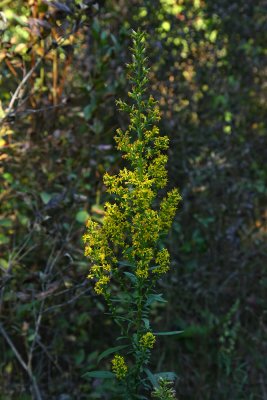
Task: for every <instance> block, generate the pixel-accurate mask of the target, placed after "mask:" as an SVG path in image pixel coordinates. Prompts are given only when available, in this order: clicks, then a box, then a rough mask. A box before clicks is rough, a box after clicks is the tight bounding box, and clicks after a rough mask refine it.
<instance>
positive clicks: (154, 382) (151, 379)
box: [144, 368, 159, 388]
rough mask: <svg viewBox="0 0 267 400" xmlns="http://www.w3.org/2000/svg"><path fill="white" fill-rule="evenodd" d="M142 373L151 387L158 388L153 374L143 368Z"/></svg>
mask: <svg viewBox="0 0 267 400" xmlns="http://www.w3.org/2000/svg"><path fill="white" fill-rule="evenodd" d="M144 371H145V373H146V374H147V377H148V379H149V381H150V382H151V385H152V386H153V387H156V388H157V387H159V384H158V380H157V379H156V376H155V375H154V374H152V372H151V371H150V370H149V369H148V368H145V370H144Z"/></svg>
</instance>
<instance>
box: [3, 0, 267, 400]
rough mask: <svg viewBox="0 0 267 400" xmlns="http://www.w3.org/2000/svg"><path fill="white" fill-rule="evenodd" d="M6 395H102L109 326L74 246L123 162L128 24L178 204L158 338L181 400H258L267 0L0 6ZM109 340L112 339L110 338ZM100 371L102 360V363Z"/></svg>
mask: <svg viewBox="0 0 267 400" xmlns="http://www.w3.org/2000/svg"><path fill="white" fill-rule="evenodd" d="M0 11H1V14H0V63H1V70H0V101H1V103H0V120H1V125H0V182H1V184H0V206H1V213H0V249H1V250H0V274H1V280H0V318H1V323H0V399H1V400H9V399H15V400H17V399H18V400H28V399H32V398H37V399H56V400H72V399H73V400H75V399H109V397H108V392H107V391H105V388H104V386H103V384H102V383H101V382H100V381H99V380H97V379H94V380H92V379H90V380H88V379H85V377H83V375H84V374H85V373H86V372H87V371H89V370H93V369H95V368H96V362H97V357H98V354H100V352H101V351H103V350H105V349H106V348H107V347H108V346H110V345H111V346H112V345H114V340H115V338H116V334H117V332H114V326H113V325H112V323H111V321H110V320H109V318H108V317H107V316H105V315H104V311H105V305H104V304H103V303H102V300H101V299H100V298H99V297H97V296H96V295H95V293H94V292H93V291H92V289H91V286H90V284H89V282H88V281H87V280H86V275H87V271H88V263H87V261H86V260H85V258H84V256H83V246H82V243H81V236H82V234H83V232H84V222H85V220H86V219H87V216H88V213H90V214H92V215H93V216H94V217H95V218H96V219H101V218H102V216H103V209H102V205H103V203H104V201H105V200H106V198H107V195H106V194H105V188H104V186H103V184H102V176H103V173H104V172H105V171H106V170H109V171H111V172H112V171H114V172H115V171H117V170H118V168H120V166H121V160H120V156H119V154H118V153H117V152H116V151H115V148H114V141H113V135H114V132H115V129H116V128H118V127H119V126H120V127H122V128H123V127H125V126H127V120H125V119H124V116H123V115H121V114H119V113H118V112H117V110H116V106H115V99H118V98H119V97H122V98H125V96H126V93H127V91H128V87H127V83H126V76H125V74H126V72H125V63H127V62H128V61H129V50H128V48H129V46H130V32H131V29H137V28H138V27H140V28H141V29H143V30H145V31H146V32H147V33H148V56H149V59H150V65H151V93H152V94H153V95H154V96H155V98H156V99H157V100H158V101H159V104H160V108H161V112H162V120H161V131H162V133H165V134H168V136H169V137H170V139H171V147H170V151H169V166H168V167H169V176H170V179H169V186H170V187H173V186H178V187H180V189H181V193H182V195H183V202H182V206H181V208H180V210H179V212H178V215H177V217H176V220H175V223H174V226H173V229H172V233H171V234H170V235H169V237H168V247H169V249H170V251H171V254H172V260H173V262H172V271H171V272H170V273H169V276H168V278H167V279H164V280H163V281H162V282H160V284H159V286H160V290H161V291H163V293H164V294H165V297H166V298H167V299H168V303H166V304H161V305H160V307H159V306H157V307H155V308H154V310H153V316H152V319H153V321H152V326H153V327H154V328H155V330H157V329H161V330H172V329H173V330H183V333H182V334H181V335H180V336H177V337H175V338H171V339H167V338H165V339H162V340H160V341H158V345H157V350H156V352H155V354H154V358H153V362H152V364H153V368H154V370H155V372H156V371H160V370H166V371H172V370H174V371H175V372H176V373H177V375H178V380H177V382H176V390H177V393H178V398H179V399H180V400H214V399H216V400H226V399H227V400H256V399H264V400H266V399H267V378H266V370H267V361H266V360H267V357H266V354H267V341H266V337H267V307H266V295H267V274H266V261H267V257H266V256H267V246H266V233H267V209H266V194H267V185H266V181H267V164H266V147H267V140H266V135H267V132H266V125H267V118H266V115H267V113H266V100H267V86H266V77H267V64H266V58H267V49H266V43H267V33H266V32H267V29H266V28H267V6H266V2H265V1H264V0H246V1H244V0H143V1H141V0H131V1H129V0H128V1H127V0H116V1H115V0H99V1H97V0H96V1H93V0H72V1H67V0H66V1H63V0H61V1H60V2H59V1H47V0H24V1H22V0H12V1H11V0H2V1H0ZM115 345H116V344H115ZM101 366H102V367H103V368H102V369H105V368H109V365H108V362H107V363H106V364H105V362H102V365H101Z"/></svg>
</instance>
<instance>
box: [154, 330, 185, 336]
mask: <svg viewBox="0 0 267 400" xmlns="http://www.w3.org/2000/svg"><path fill="white" fill-rule="evenodd" d="M181 333H183V331H169V332H153V334H154V335H155V336H171V335H181Z"/></svg>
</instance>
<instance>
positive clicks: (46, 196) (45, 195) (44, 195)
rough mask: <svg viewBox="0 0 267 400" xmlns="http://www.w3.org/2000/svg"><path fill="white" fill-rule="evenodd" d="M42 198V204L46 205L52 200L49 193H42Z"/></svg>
mask: <svg viewBox="0 0 267 400" xmlns="http://www.w3.org/2000/svg"><path fill="white" fill-rule="evenodd" d="M40 197H41V199H42V202H43V203H44V204H47V203H48V202H49V201H50V200H51V198H52V195H51V194H49V193H46V192H41V193H40Z"/></svg>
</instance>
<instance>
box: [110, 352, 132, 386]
mask: <svg viewBox="0 0 267 400" xmlns="http://www.w3.org/2000/svg"><path fill="white" fill-rule="evenodd" d="M111 363H112V371H113V372H114V374H115V375H116V377H117V379H119V380H121V379H124V378H125V377H126V375H127V371H128V367H127V365H126V363H125V360H124V357H122V356H119V355H118V354H116V355H115V357H114V358H113V360H112V361H111Z"/></svg>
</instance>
